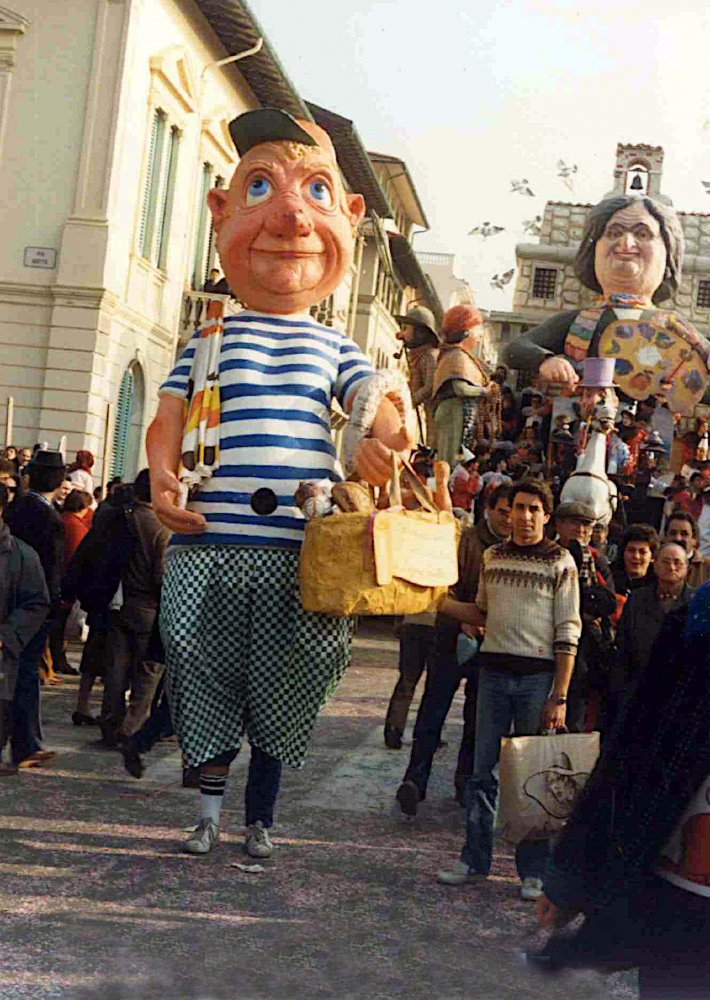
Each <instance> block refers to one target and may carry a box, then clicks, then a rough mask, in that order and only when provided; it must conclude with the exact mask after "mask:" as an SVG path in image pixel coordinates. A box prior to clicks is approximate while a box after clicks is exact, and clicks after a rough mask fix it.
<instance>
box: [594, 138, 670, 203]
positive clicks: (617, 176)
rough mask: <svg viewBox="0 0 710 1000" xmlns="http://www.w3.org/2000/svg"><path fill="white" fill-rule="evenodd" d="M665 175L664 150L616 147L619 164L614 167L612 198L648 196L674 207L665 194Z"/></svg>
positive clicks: (654, 147) (660, 147)
mask: <svg viewBox="0 0 710 1000" xmlns="http://www.w3.org/2000/svg"><path fill="white" fill-rule="evenodd" d="M662 175H663V147H662V146H646V145H645V144H643V143H640V144H639V145H635V146H634V145H629V144H626V143H621V142H620V143H619V144H618V145H617V147H616V164H615V166H614V189H613V191H610V192H609V196H611V195H619V194H635V195H638V196H639V197H643V196H644V195H647V196H648V197H649V198H655V199H656V200H657V201H662V202H664V203H665V204H666V205H671V204H672V202H671V200H670V198H668V197H667V196H666V195H664V194H661V177H662Z"/></svg>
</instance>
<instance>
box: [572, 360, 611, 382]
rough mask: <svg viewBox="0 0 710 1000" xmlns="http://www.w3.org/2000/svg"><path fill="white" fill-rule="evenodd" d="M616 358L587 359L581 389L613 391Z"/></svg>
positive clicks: (583, 367)
mask: <svg viewBox="0 0 710 1000" xmlns="http://www.w3.org/2000/svg"><path fill="white" fill-rule="evenodd" d="M615 367H616V359H615V358H585V359H584V361H583V362H582V381H581V382H580V383H579V387H580V389H613V388H615V384H614V368H615Z"/></svg>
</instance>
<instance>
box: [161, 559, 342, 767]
mask: <svg viewBox="0 0 710 1000" xmlns="http://www.w3.org/2000/svg"><path fill="white" fill-rule="evenodd" d="M298 561H299V554H298V552H292V551H288V550H285V549H267V548H241V547H239V546H233V545H205V546H197V545H196V546H194V547H186V548H178V549H174V550H169V551H168V555H167V561H166V569H165V578H164V581H163V593H162V602H161V608H160V628H161V632H162V636H163V643H164V644H165V655H166V664H167V683H168V693H169V696H170V707H171V711H172V716H173V724H174V726H175V731H176V733H177V735H178V739H179V741H180V746H181V749H182V752H183V754H184V756H185V758H186V763H187V764H188V765H189V766H190V767H197V766H198V765H200V764H203V763H205V762H206V761H208V760H211V759H212V758H213V757H215V756H217V755H218V754H220V753H223V752H224V751H226V750H234V749H238V748H239V746H240V744H241V741H242V737H243V735H244V733H245V732H246V734H247V735H248V737H249V742H250V743H252V744H254V745H255V746H258V747H259V748H260V749H261V750H263V751H264V752H265V753H268V754H271V756H272V757H276V758H278V759H279V760H281V761H283V762H284V764H290V765H291V766H293V767H301V766H302V765H303V763H304V760H305V756H306V750H307V748H308V740H309V738H310V735H311V731H312V729H313V726H314V724H315V721H316V717H317V715H318V712H319V710H320V709H321V707H322V706H323V705H324V704H325V702H326V700H327V699H328V698H329V697H330V695H331V694H332V693H333V691H334V690H335V688H336V687H337V685H338V683H339V681H340V680H341V678H342V676H343V674H344V672H345V668H346V667H347V665H348V662H349V660H350V639H351V636H352V620H351V619H349V618H334V617H331V616H329V615H319V614H313V613H311V612H307V611H304V610H303V608H302V607H301V603H300V601H299V597H298Z"/></svg>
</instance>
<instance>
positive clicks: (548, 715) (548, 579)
mask: <svg viewBox="0 0 710 1000" xmlns="http://www.w3.org/2000/svg"><path fill="white" fill-rule="evenodd" d="M510 502H511V525H512V535H511V538H510V540H509V541H507V542H503V543H501V544H500V545H494V546H493V547H492V548H490V549H487V550H486V552H485V553H484V555H483V568H482V570H481V576H480V583H479V587H478V594H477V596H476V603H475V604H464V603H462V602H461V601H455V600H453V599H447V601H445V603H444V605H443V608H442V610H443V611H445V612H447V613H448V614H450V615H452V616H453V617H454V618H456V619H457V620H458V621H462V622H468V623H469V624H471V625H478V626H483V627H485V630H486V634H485V639H484V640H483V644H482V646H481V653H480V654H479V657H480V666H481V674H480V681H479V689H478V709H477V714H476V744H475V747H476V748H475V756H474V764H473V776H472V778H471V780H470V781H469V784H468V788H467V790H466V799H467V803H468V805H467V816H466V843H465V844H464V847H463V850H462V852H461V858H460V860H459V861H457V862H456V863H455V864H454V866H453V869H452V870H450V871H442V872H440V873H439V881H440V882H442V883H444V884H446V885H462V884H463V883H465V882H467V881H469V880H471V879H473V878H486V877H487V876H488V873H489V871H490V867H491V859H492V855H493V828H494V819H495V811H496V806H497V800H498V779H497V777H496V776H495V774H494V770H495V767H496V765H497V764H498V760H499V757H500V741H501V739H502V738H503V737H504V736H508V735H509V734H510V731H511V726H512V727H513V729H514V732H515V735H516V736H534V735H536V734H537V733H538V732H540V730H551V729H558V728H560V727H562V726H564V725H565V716H566V704H567V692H568V690H569V685H570V681H571V679H572V672H573V670H574V659H575V654H576V651H577V644H578V642H579V637H580V634H581V630H582V623H581V618H580V610H579V581H578V577H577V568H576V566H575V563H574V560H573V559H572V556H571V555H570V554H569V552H567V551H566V550H565V549H563V548H562V547H561V546H560V545H558V544H557V543H556V542H553V541H550V540H549V539H547V538H545V525H546V524H547V522H548V521H549V519H550V515H551V513H552V494H551V493H550V490H549V487H548V486H547V485H546V484H544V483H541V482H539V481H537V480H532V479H528V480H521V481H520V482H518V483H516V484H515V485H514V486H513V487H512V488H511V493H510ZM547 855H548V842H547V841H523V842H522V843H520V844H518V845H517V847H516V851H515V861H516V866H517V869H518V875H519V876H520V879H521V881H522V889H521V895H522V898H523V899H529V900H532V899H537V898H538V897H539V896H540V895H541V892H542V881H541V876H542V873H543V870H544V867H545V864H546V861H547Z"/></svg>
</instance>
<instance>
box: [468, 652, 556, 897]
mask: <svg viewBox="0 0 710 1000" xmlns="http://www.w3.org/2000/svg"><path fill="white" fill-rule="evenodd" d="M551 688H552V674H551V673H549V672H547V673H540V674H522V675H519V674H513V673H507V672H505V671H502V670H491V669H488V668H484V669H483V670H481V673H480V677H479V681H478V707H477V711H476V742H475V747H476V749H475V754H474V762H473V777H472V778H471V780H470V781H469V783H468V786H467V789H466V800H467V808H466V843H465V844H464V847H463V850H462V851H461V860H462V861H463V862H465V863H466V864H467V865H468V866H469V869H470V870H471V871H474V872H478V873H479V874H481V875H487V874H488V873H489V871H490V868H491V860H492V858H493V831H494V827H495V816H496V809H497V807H498V778H497V777H496V776H495V774H494V773H493V772H494V769H495V767H496V765H497V764H498V760H499V759H500V741H501V740H502V739H503V737H505V736H509V735H510V731H511V726H512V727H513V730H514V733H515V735H516V736H535V735H536V734H537V733H538V732H539V731H540V720H541V716H542V710H543V707H544V705H545V701H546V699H547V697H548V695H549V694H550V689H551ZM548 850H549V847H548V841H546V840H536V841H523V842H522V843H521V844H518V845H517V847H516V850H515V864H516V867H517V869H518V875H519V876H520V878H521V879H524V878H528V877H531V876H532V877H535V878H541V877H542V874H543V871H544V869H545V865H546V861H547V855H548Z"/></svg>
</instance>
